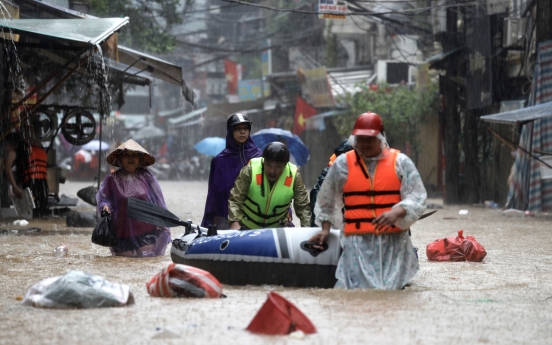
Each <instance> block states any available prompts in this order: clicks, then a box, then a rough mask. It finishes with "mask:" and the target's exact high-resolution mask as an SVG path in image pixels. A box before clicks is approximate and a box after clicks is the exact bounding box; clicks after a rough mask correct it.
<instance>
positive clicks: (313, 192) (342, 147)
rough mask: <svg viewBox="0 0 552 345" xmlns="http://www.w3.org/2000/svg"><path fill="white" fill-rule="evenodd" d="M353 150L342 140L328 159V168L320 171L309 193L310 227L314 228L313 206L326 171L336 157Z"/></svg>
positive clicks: (346, 141) (346, 140)
mask: <svg viewBox="0 0 552 345" xmlns="http://www.w3.org/2000/svg"><path fill="white" fill-rule="evenodd" d="M352 149H353V147H352V146H351V144H349V140H348V139H345V140H343V141H342V142H341V143H340V144H339V146H338V147H337V148H336V149H335V150H334V153H333V155H332V156H331V157H330V161H329V162H328V166H327V167H325V168H324V170H322V172H321V173H320V175H318V179H317V180H316V184H315V185H314V187H313V188H312V189H311V191H310V207H311V212H312V216H311V226H312V227H313V228H314V227H316V223H315V221H314V220H315V219H316V214H315V213H314V206H315V205H316V199H317V198H318V192H319V191H320V187H322V183H324V179H325V178H326V175H327V174H328V170H330V167H331V166H332V164H333V162H335V160H336V159H337V157H338V156H340V155H342V154H344V153H345V152H349V151H351V150H352Z"/></svg>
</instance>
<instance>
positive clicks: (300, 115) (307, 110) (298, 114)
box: [293, 97, 316, 135]
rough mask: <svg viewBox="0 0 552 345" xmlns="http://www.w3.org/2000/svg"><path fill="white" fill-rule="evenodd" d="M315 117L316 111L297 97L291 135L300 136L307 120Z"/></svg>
mask: <svg viewBox="0 0 552 345" xmlns="http://www.w3.org/2000/svg"><path fill="white" fill-rule="evenodd" d="M314 115H316V109H315V108H314V107H312V106H311V105H310V104H308V103H307V102H305V100H304V99H302V98H301V97H297V104H296V106H295V125H294V126H293V133H294V134H297V135H301V133H303V131H304V130H305V126H306V123H307V119H308V118H309V117H312V116H314Z"/></svg>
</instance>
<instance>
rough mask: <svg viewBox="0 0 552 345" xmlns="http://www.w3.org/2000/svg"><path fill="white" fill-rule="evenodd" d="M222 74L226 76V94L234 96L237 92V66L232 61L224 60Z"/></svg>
mask: <svg viewBox="0 0 552 345" xmlns="http://www.w3.org/2000/svg"><path fill="white" fill-rule="evenodd" d="M224 74H225V75H226V85H227V86H228V94H230V95H235V94H236V93H237V91H238V64H237V63H235V62H234V61H232V60H224Z"/></svg>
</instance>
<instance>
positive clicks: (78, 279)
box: [23, 271, 134, 309]
mask: <svg viewBox="0 0 552 345" xmlns="http://www.w3.org/2000/svg"><path fill="white" fill-rule="evenodd" d="M133 303H134V297H133V296H132V293H131V292H130V287H129V286H128V285H124V284H114V283H111V282H109V281H107V280H105V279H104V278H102V277H99V276H95V275H91V274H88V273H84V272H80V271H70V272H68V273H66V274H65V275H64V276H61V277H53V278H48V279H44V280H42V281H40V282H38V283H37V284H35V285H33V287H31V288H30V289H29V291H27V294H26V295H25V298H24V299H23V304H24V305H28V306H32V307H38V308H58V309H66V308H106V307H122V306H124V305H128V304H133Z"/></svg>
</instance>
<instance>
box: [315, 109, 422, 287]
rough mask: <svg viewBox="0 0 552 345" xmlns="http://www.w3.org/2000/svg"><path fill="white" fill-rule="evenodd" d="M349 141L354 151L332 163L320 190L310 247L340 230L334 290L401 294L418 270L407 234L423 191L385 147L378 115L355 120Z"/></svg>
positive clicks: (409, 166)
mask: <svg viewBox="0 0 552 345" xmlns="http://www.w3.org/2000/svg"><path fill="white" fill-rule="evenodd" d="M349 141H350V143H351V145H352V146H353V148H354V150H352V151H349V152H347V153H346V154H343V155H341V156H339V157H337V159H336V160H335V162H334V163H333V164H332V166H331V167H330V169H329V171H328V174H327V175H326V178H325V180H324V184H323V185H322V187H321V189H320V192H319V195H318V198H317V202H316V206H315V214H316V223H317V224H320V225H321V226H322V231H321V232H320V233H318V234H317V235H315V236H313V237H312V238H311V239H310V241H311V242H318V243H319V244H320V245H321V244H322V243H323V242H325V240H326V238H327V237H328V236H329V231H330V227H331V226H332V227H333V228H341V229H342V235H344V236H341V244H342V246H343V253H342V255H341V258H340V260H339V263H338V266H337V270H336V278H337V280H338V281H337V284H336V288H346V289H354V288H363V289H386V290H387V289H402V288H403V287H404V286H405V285H406V284H407V283H408V282H409V281H410V279H411V278H412V277H413V276H414V274H415V273H416V272H417V271H418V268H419V267H418V258H417V255H416V253H415V251H414V247H413V246H412V242H411V240H410V237H409V236H408V229H409V228H410V226H411V225H412V224H413V223H414V222H416V220H418V219H419V217H420V216H421V215H422V213H423V212H424V210H425V201H426V198H427V193H426V190H425V188H424V185H423V183H422V180H421V178H420V174H419V173H418V171H417V169H416V167H415V165H414V163H413V162H412V161H411V160H410V158H408V157H407V156H406V155H404V154H402V153H400V152H399V151H397V150H394V149H391V148H390V147H389V145H388V144H387V140H386V138H385V133H384V126H383V122H382V120H381V118H380V117H379V115H377V114H374V113H364V114H361V115H360V116H359V117H358V118H357V120H356V122H355V126H354V128H353V132H352V136H351V138H350V139H349ZM342 209H344V213H343V214H342ZM342 223H343V224H342Z"/></svg>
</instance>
